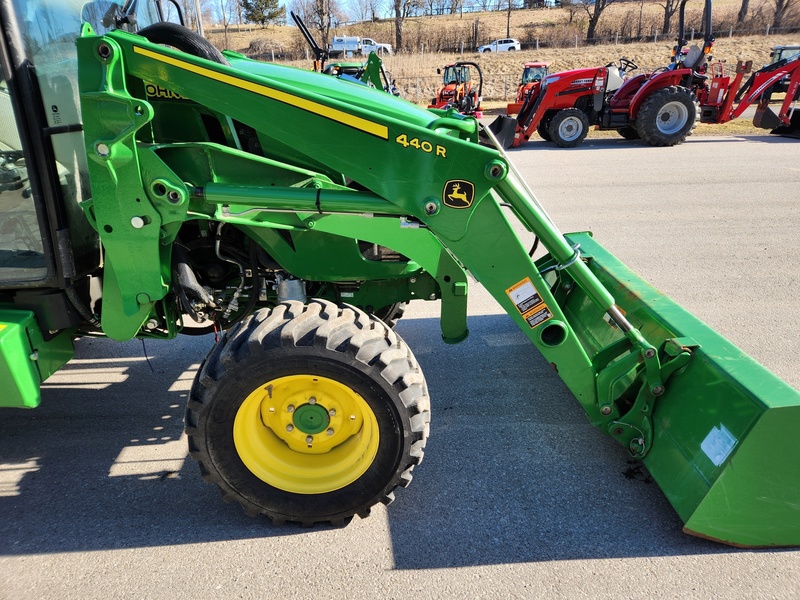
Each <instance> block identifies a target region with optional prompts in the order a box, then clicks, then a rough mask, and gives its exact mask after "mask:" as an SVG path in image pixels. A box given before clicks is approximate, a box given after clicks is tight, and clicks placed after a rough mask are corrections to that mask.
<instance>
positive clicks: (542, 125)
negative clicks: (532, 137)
mask: <svg viewBox="0 0 800 600" xmlns="http://www.w3.org/2000/svg"><path fill="white" fill-rule="evenodd" d="M549 127H550V119H548V118H547V117H545V118H544V119H542V120H541V121H539V126H538V127H537V128H536V133H538V134H539V137H540V138H542V139H543V140H544V141H546V142H552V141H553V138H551V137H550V132H549V131H548V128H549Z"/></svg>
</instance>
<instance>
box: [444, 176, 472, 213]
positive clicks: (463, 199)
mask: <svg viewBox="0 0 800 600" xmlns="http://www.w3.org/2000/svg"><path fill="white" fill-rule="evenodd" d="M473 198H475V186H474V185H473V184H472V183H470V182H469V181H464V180H463V179H451V180H450V181H448V182H447V183H446V184H445V186H444V192H442V202H444V205H445V206H449V207H450V208H469V207H470V206H472V199H473Z"/></svg>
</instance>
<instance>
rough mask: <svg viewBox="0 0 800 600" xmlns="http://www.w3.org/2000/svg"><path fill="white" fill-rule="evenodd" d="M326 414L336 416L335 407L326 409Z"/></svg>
mask: <svg viewBox="0 0 800 600" xmlns="http://www.w3.org/2000/svg"><path fill="white" fill-rule="evenodd" d="M328 415H329V416H331V417H335V416H336V409H335V408H332V409H330V410H329V411H328Z"/></svg>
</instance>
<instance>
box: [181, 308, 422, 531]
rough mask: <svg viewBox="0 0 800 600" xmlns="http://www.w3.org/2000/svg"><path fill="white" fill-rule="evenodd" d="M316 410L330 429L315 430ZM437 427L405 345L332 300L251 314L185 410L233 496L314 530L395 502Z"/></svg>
mask: <svg viewBox="0 0 800 600" xmlns="http://www.w3.org/2000/svg"><path fill="white" fill-rule="evenodd" d="M287 382H296V383H297V389H293V388H291V387H290V384H289V383H287ZM292 385H293V384H292ZM287 386H288V387H287ZM316 386H322V387H316ZM325 386H332V387H325ZM326 390H327V392H326ZM331 390H333V392H331ZM309 394H310V395H309ZM317 396H318V397H319V401H318V402H317V400H316V397H317ZM340 396H341V397H340ZM343 398H344V399H343ZM337 402H338V403H339V409H338V410H333V411H331V407H332V406H336V403H337ZM348 402H350V403H351V404H350V406H348ZM295 404H296V405H297V407H296V409H295ZM273 405H274V406H273ZM311 406H313V407H314V408H313V409H311V408H309V407H311ZM354 406H355V407H356V408H353V407H354ZM273 409H274V410H273ZM304 409H305V412H303V410H304ZM314 411H321V412H316V413H315V412H314ZM359 411H363V412H359ZM301 412H303V414H304V415H305V417H302V418H301V419H300V420H298V417H299V416H300V413H301ZM356 413H357V414H358V417H359V418H356ZM309 415H311V416H314V415H316V416H314V418H315V419H317V421H314V423H315V424H317V425H321V428H319V427H317V428H316V429H313V430H309V429H308V425H309V423H310V421H306V420H304V419H305V418H307V417H309ZM348 415H349V418H348ZM362 417H363V420H361V418H362ZM276 419H277V420H276ZM281 419H283V420H285V421H286V422H287V423H289V424H292V423H293V424H294V426H292V427H291V429H290V427H289V425H288V424H287V425H282V423H283V421H281ZM337 419H338V420H337ZM429 421H430V400H429V398H428V390H427V385H426V384H425V378H424V376H423V374H422V371H421V370H420V368H419V365H418V364H417V361H416V359H415V358H414V355H413V354H412V353H411V351H410V350H409V348H408V346H407V345H406V344H405V342H404V341H403V340H402V339H401V338H400V337H399V336H398V335H397V334H396V333H394V331H392V330H391V329H390V328H389V327H387V326H386V325H385V324H384V323H383V322H382V321H380V320H378V319H376V318H374V317H370V316H369V315H367V314H366V313H364V312H362V311H361V310H358V309H357V308H354V307H351V306H341V307H340V306H337V305H336V304H334V303H332V302H328V301H325V300H311V301H310V302H309V303H308V304H302V303H300V302H286V303H283V304H280V305H278V306H277V307H275V308H274V309H272V311H269V310H261V311H258V312H256V313H255V314H254V315H252V316H250V317H247V318H245V319H244V320H243V321H242V322H241V323H240V324H239V325H237V326H236V327H234V328H233V329H232V330H231V331H230V332H229V333H227V334H226V335H225V336H224V337H223V338H222V340H221V341H220V342H219V343H217V344H216V345H215V347H214V348H213V349H212V350H211V352H210V353H209V355H208V356H207V357H206V359H205V361H204V363H203V365H202V366H201V368H200V371H199V372H198V374H197V376H196V378H195V381H194V384H193V386H192V391H191V394H190V398H189V403H188V406H187V410H186V432H187V435H188V438H189V452H190V454H191V456H192V458H193V459H195V460H197V461H198V462H199V463H200V470H201V473H202V474H203V478H204V479H205V480H206V481H207V482H209V483H214V484H216V485H217V486H218V487H219V488H220V490H221V491H222V494H223V497H224V499H225V500H227V501H236V502H238V503H239V504H241V505H242V507H243V508H244V511H245V513H246V514H248V515H250V516H256V515H259V514H264V515H267V516H268V517H270V518H271V519H272V520H273V521H274V522H276V523H283V522H287V521H290V522H299V523H301V524H303V525H306V526H310V525H313V524H315V523H320V522H330V523H332V524H333V525H343V524H345V523H347V522H348V521H349V520H350V518H351V517H352V516H353V515H359V516H361V517H366V516H367V515H369V512H370V508H371V507H372V506H374V505H375V504H377V503H378V502H382V503H384V504H389V503H390V502H391V501H392V500H393V499H394V494H393V491H394V489H395V488H396V487H397V486H398V485H399V486H402V487H405V486H407V485H408V483H409V482H410V481H411V472H412V470H413V468H414V466H415V465H417V464H419V462H420V461H421V460H422V456H423V451H424V448H425V442H426V440H427V437H428V431H429ZM270 423H271V424H272V425H273V427H270V425H269V424H270ZM350 423H353V425H350ZM326 428H328V429H327V430H326ZM348 428H349V429H350V430H351V432H350V433H347V432H348ZM334 429H335V432H334ZM326 434H327V436H326ZM306 435H307V436H308V437H304V436H306ZM315 435H316V437H314V436H315ZM298 436H299V438H298ZM337 436H340V437H341V439H340V438H338V437H337ZM348 436H349V437H348ZM290 444H292V445H293V446H290ZM306 444H307V446H306ZM312 444H313V445H314V448H315V449H316V451H314V450H312ZM326 444H328V446H326ZM343 444H349V446H348V445H343ZM362 445H363V447H364V448H367V449H366V450H364V449H363V448H362ZM356 450H357V451H356ZM340 452H341V453H342V454H340V455H339V456H341V457H342V458H343V460H341V459H340V458H338V457H337V455H336V454H335V453H340ZM364 457H366V458H364ZM273 459H275V460H273ZM331 460H333V461H334V462H335V469H336V470H337V471H336V477H338V479H336V480H335V481H333V480H330V479H329V475H328V474H327V472H328V471H327V470H330V469H331V465H330V461H331ZM336 461H340V462H336ZM354 461H355V462H354ZM245 462H248V464H249V465H251V466H249V467H248V466H245ZM351 463H353V464H355V465H356V466H355V467H354V466H353V465H352V464H351ZM280 464H285V465H289V467H288V468H287V469H286V470H284V471H281V470H280V467H276V465H280ZM256 472H259V473H260V475H256V474H255V473H256ZM309 474H311V475H315V474H316V475H317V476H318V477H316V478H315V477H311V476H310V475H309ZM284 475H285V477H284ZM276 478H277V479H276ZM342 478H344V479H342ZM267 480H270V481H271V483H268V482H267ZM286 482H288V483H286ZM304 486H306V487H304Z"/></svg>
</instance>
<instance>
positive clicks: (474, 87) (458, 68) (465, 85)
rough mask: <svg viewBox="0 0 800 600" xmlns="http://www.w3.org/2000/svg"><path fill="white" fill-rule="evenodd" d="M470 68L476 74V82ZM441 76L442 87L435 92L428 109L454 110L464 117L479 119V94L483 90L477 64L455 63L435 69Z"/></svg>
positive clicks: (481, 73)
mask: <svg viewBox="0 0 800 600" xmlns="http://www.w3.org/2000/svg"><path fill="white" fill-rule="evenodd" d="M472 68H474V69H475V71H476V72H477V73H478V82H477V83H476V82H475V80H473V78H472ZM436 71H437V73H439V74H440V75H442V85H441V86H439V89H438V90H436V97H434V98H433V100H431V103H430V104H429V105H428V108H438V109H447V108H455V109H456V110H458V112H460V113H462V114H465V115H475V116H476V117H480V116H481V115H482V114H483V113H482V111H481V100H482V98H481V94H482V90H483V72H482V71H481V68H480V67H479V66H478V64H477V63H474V62H457V63H453V64H450V65H447V66H445V67H444V70H442V69H437V70H436Z"/></svg>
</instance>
